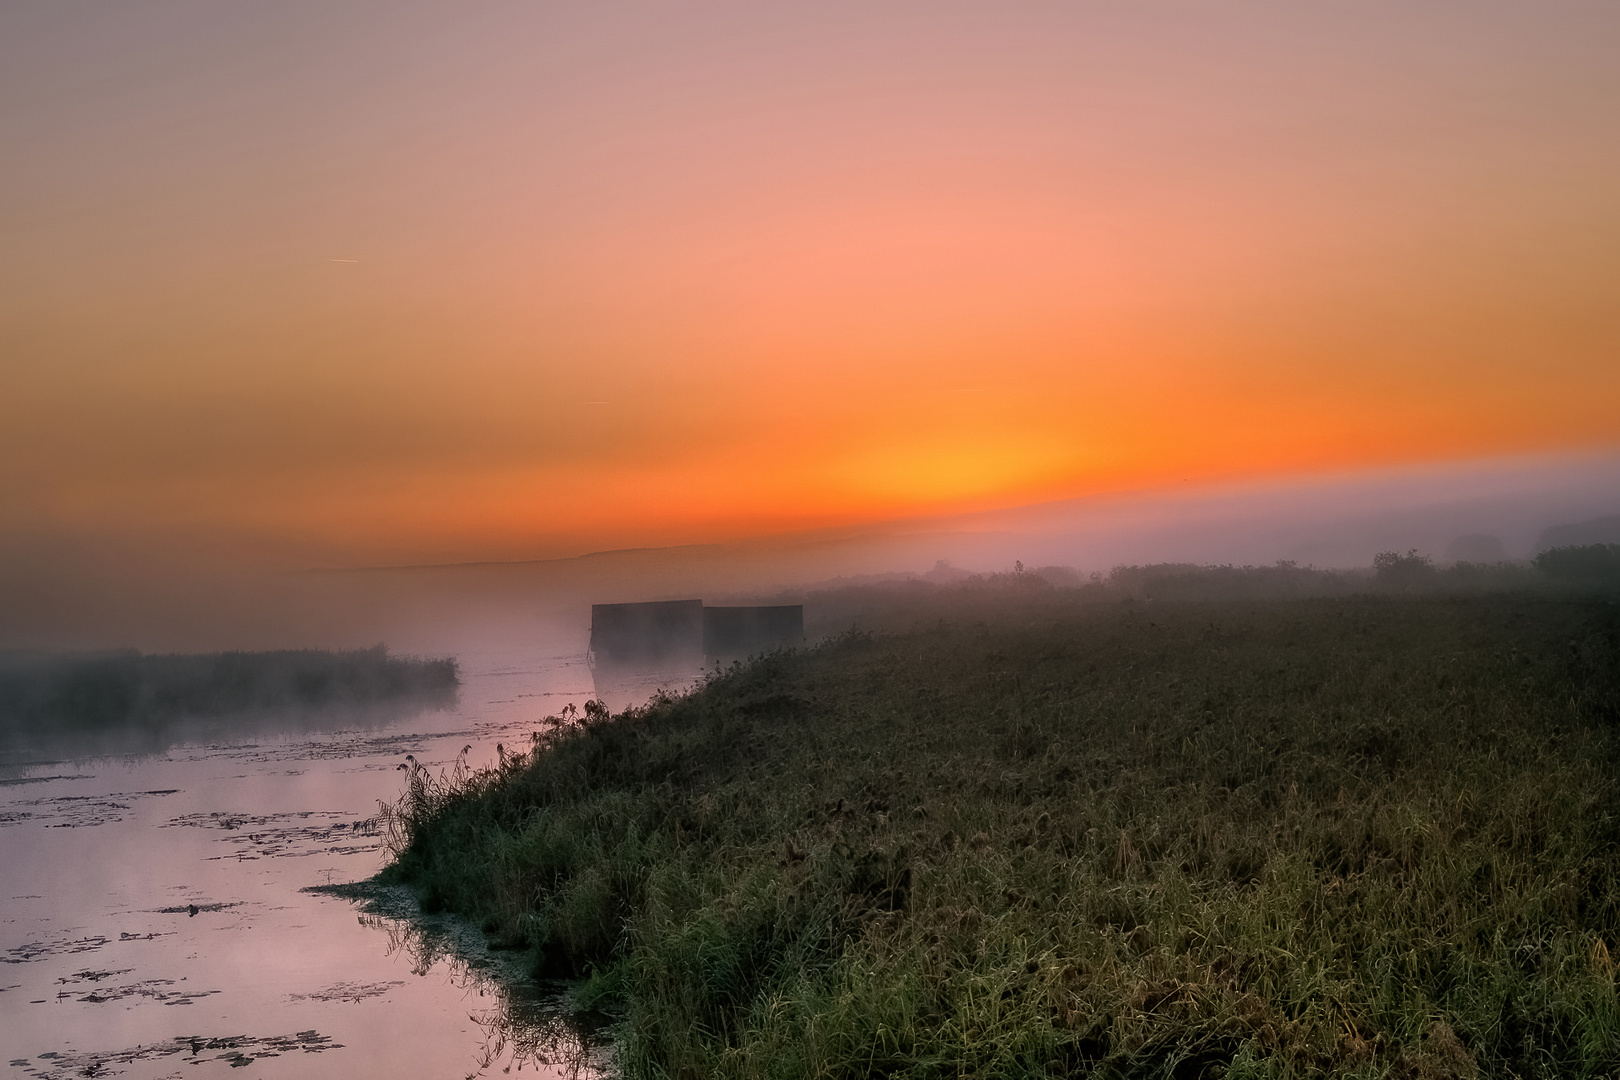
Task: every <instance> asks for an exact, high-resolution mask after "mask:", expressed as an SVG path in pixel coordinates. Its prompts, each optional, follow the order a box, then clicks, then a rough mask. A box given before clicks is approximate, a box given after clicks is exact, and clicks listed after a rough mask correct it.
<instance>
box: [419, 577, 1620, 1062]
mask: <svg viewBox="0 0 1620 1080" xmlns="http://www.w3.org/2000/svg"><path fill="white" fill-rule="evenodd" d="M1073 596H1078V594H1073ZM963 605H965V606H964V607H963V608H962V610H961V611H960V612H959V613H958V616H959V617H957V618H955V619H954V620H953V619H950V618H943V619H941V618H938V617H937V615H938V610H939V609H938V605H937V604H936V603H935V602H934V600H930V601H929V604H928V605H925V607H924V608H919V609H918V610H919V611H926V616H927V618H928V620H929V621H928V623H927V625H926V626H915V625H913V626H912V627H911V628H910V629H904V630H897V631H893V632H886V633H881V634H872V635H862V634H846V635H844V636H842V637H840V638H837V639H835V640H832V641H830V642H828V643H826V644H824V645H822V646H820V647H818V648H814V649H810V650H806V651H803V652H799V653H793V654H780V655H776V656H771V657H768V658H765V659H763V660H760V661H757V662H755V663H753V664H751V665H747V666H743V667H739V668H734V669H733V670H731V671H729V672H727V673H725V674H723V675H720V676H718V677H716V678H714V679H713V680H711V681H710V682H709V683H708V684H707V685H705V686H704V687H702V688H701V689H699V690H698V691H696V692H694V693H692V694H690V695H686V696H682V697H678V698H668V699H664V700H660V701H657V702H655V703H653V704H652V705H650V706H649V707H647V708H645V709H641V710H632V711H629V712H626V713H624V714H622V715H614V716H608V715H606V714H605V713H604V712H603V711H602V710H600V709H599V708H596V707H591V708H589V709H588V710H587V711H586V713H585V714H583V715H582V716H577V717H567V718H564V721H565V722H562V723H554V724H551V725H548V726H547V728H546V730H545V731H542V732H540V733H538V735H537V740H536V743H535V746H534V748H533V749H532V750H531V751H530V752H528V753H525V754H517V755H512V754H509V755H507V756H506V757H505V759H504V762H503V764H502V766H501V767H500V768H498V769H496V770H491V771H485V772H477V773H470V774H469V773H467V772H466V771H465V770H458V771H457V772H456V773H455V774H454V775H451V776H442V777H434V776H430V775H429V774H428V773H426V772H425V771H418V772H415V773H413V774H412V777H411V781H410V786H409V790H408V791H407V793H406V795H405V797H404V798H403V799H402V800H401V802H400V804H399V805H398V806H397V807H395V808H394V811H393V814H392V826H393V838H394V843H395V851H396V855H397V861H396V863H395V865H394V866H393V867H392V869H391V870H390V871H389V873H390V874H391V875H393V876H394V877H395V878H397V879H400V880H405V881H408V882H410V883H412V884H413V885H414V886H415V888H416V889H417V891H418V893H419V895H420V896H421V898H422V901H423V903H424V905H426V906H427V907H429V908H434V909H450V910H454V911H458V912H462V913H464V914H466V915H467V916H469V917H471V918H473V919H475V920H478V921H479V922H481V923H482V924H483V925H484V927H485V928H486V929H487V930H488V931H489V932H490V933H491V934H492V935H493V936H494V937H495V938H497V939H499V940H500V941H501V942H502V943H504V944H507V945H511V946H513V947H531V948H533V949H535V950H536V952H535V955H536V957H537V961H536V962H537V966H538V967H539V968H540V970H541V971H542V972H544V973H549V974H556V975H568V976H573V977H577V978H580V979H582V980H583V981H582V982H581V983H580V985H579V987H578V989H577V991H576V992H577V994H578V996H579V999H580V1001H581V1003H582V1004H583V1005H588V1006H591V1007H594V1008H599V1009H603V1010H605V1011H607V1012H609V1013H610V1014H612V1015H614V1016H617V1017H618V1018H619V1042H620V1047H621V1050H620V1061H621V1065H622V1068H623V1069H624V1072H625V1073H626V1075H628V1076H636V1077H640V1076H648V1077H709V1076H726V1077H754V1076H761V1077H763V1076H771V1077H778V1076H780V1077H834V1076H866V1075H884V1076H915V1077H923V1076H930V1077H931V1076H969V1075H971V1076H981V1077H991V1076H1009V1077H1010V1076H1049V1075H1055V1074H1056V1075H1098V1076H1173V1077H1193V1076H1214V1075H1225V1076H1227V1077H1289V1076H1309V1075H1349V1076H1367V1077H1372V1076H1395V1077H1410V1078H1440V1077H1471V1076H1476V1075H1478V1076H1502V1077H1507V1076H1527V1077H1528V1076H1598V1075H1613V1074H1615V1073H1616V1072H1617V1071H1620V996H1617V992H1616V983H1615V979H1616V966H1617V962H1620V951H1617V950H1620V861H1617V860H1620V845H1617V841H1620V770H1617V766H1620V753H1617V751H1620V742H1617V735H1620V608H1616V607H1615V606H1613V605H1611V604H1604V603H1600V602H1582V601H1579V600H1573V599H1557V598H1547V597H1540V598H1537V597H1529V596H1518V597H1514V596H1494V597H1493V596H1472V597H1462V596H1453V597H1436V596H1429V597H1406V598H1395V597H1359V598H1357V597H1352V598H1332V599H1316V600H1309V599H1307V600H1289V601H1268V602H1235V601H1234V602H1226V603H1219V604H1211V603H1193V602H1182V603H1172V602H1164V601H1155V602H1151V603H1144V602H1126V603H1106V604H1104V603H1095V602H1094V603H1084V602H1081V601H1080V600H1079V599H1075V598H1073V597H1071V595H1070V594H1066V593H1064V592H1063V591H1062V590H1048V591H1044V592H1040V593H1039V595H1034V594H1028V595H1026V594H1025V593H1022V592H1020V591H1018V590H1006V591H1004V592H1002V593H1000V594H997V593H994V592H992V591H984V590H981V591H980V592H979V593H977V594H974V596H972V597H968V598H966V599H964V600H963ZM915 621H916V620H915V619H913V620H912V622H913V623H914V622H915ZM906 623H907V619H906V618H905V617H904V616H903V613H902V614H901V615H899V616H894V617H891V618H890V619H889V624H890V625H900V626H903V625H906ZM569 720H573V721H577V722H566V721H569Z"/></svg>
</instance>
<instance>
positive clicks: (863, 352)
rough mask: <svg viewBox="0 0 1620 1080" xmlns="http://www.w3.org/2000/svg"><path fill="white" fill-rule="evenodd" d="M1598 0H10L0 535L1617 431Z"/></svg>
mask: <svg viewBox="0 0 1620 1080" xmlns="http://www.w3.org/2000/svg"><path fill="white" fill-rule="evenodd" d="M1616 41H1620V6H1616V5H1614V4H1612V3H1607V2H1591V3H1585V2H1564V0H1551V2H1540V3H1535V4H1531V3H1512V4H1509V3H1499V2H1493V0H1473V2H1468V3H1462V2H1455V3H1439V2H1418V3H1412V2H1410V0H1402V2H1399V3H1396V2H1380V0H1367V2H1360V3H1354V4H1351V3H1333V2H1323V3H1309V4H1300V3H1295V2H1288V3H1284V2H1276V3H1272V2H1260V0H1242V2H1239V0H1231V2H1215V0H1208V2H1182V3H1157V2H1152V0H1132V2H1129V3H1125V2H1120V3H1107V2H1098V3H1061V4H1059V3H1051V4H1046V3H996V4H988V3H983V4H961V3H948V2H932V3H884V4H871V3H859V4H856V3H848V4H846V3H836V2H827V3H815V4H764V3H747V4H744V3H731V4H722V3H674V2H670V3H592V4H543V3H523V4H503V3H480V4H477V5H449V4H433V5H414V4H409V3H388V4H357V3H328V2H321V3H299V2H278V3H275V4H265V3H234V2H228V0H209V2H206V3H201V2H199V3H179V2H135V3H126V4H116V5H106V4H81V3H74V2H62V0H49V2H38V3H36V2H32V0H11V2H8V3H7V4H5V5H4V6H3V7H0V147H3V150H0V153H3V154H4V168H3V169H0V378H3V381H0V540H6V541H7V542H10V543H11V544H12V547H11V549H9V550H21V548H19V547H18V545H19V544H20V545H22V546H24V547H26V546H27V545H29V544H32V545H34V546H35V547H36V548H39V547H43V548H51V549H53V550H54V549H55V548H57V547H61V546H64V545H65V546H68V547H71V546H73V545H87V544H88V545H94V544H97V543H103V544H110V543H119V542H124V541H125V540H127V539H128V538H141V542H142V543H148V544H150V543H162V542H163V541H162V538H164V537H187V538H190V539H189V542H191V543H193V544H194V545H195V544H197V543H200V542H201V541H198V540H197V538H199V537H203V538H214V539H212V540H209V541H208V544H213V545H214V546H216V547H218V546H222V545H224V546H228V545H236V546H237V547H239V548H241V549H243V550H247V549H252V550H254V551H258V552H261V553H263V552H273V553H279V554H278V556H277V557H280V558H284V559H288V560H292V561H295V562H301V563H306V564H320V565H332V566H365V565H377V564H390V563H400V562H435V561H451V562H453V561H464V560H478V559H532V558H550V557H558V556H566V555H574V554H579V553H582V552H587V551H592V550H599V549H604V548H625V547H638V546H656V545H669V544H692V543H713V542H725V541H734V540H738V539H744V538H749V537H761V536H772V535H780V534H789V533H802V532H806V531H811V530H826V529H837V528H852V527H862V526H864V525H866V524H870V523H878V522H892V521H903V520H910V519H921V518H939V517H941V516H946V515H963V514H975V513H985V512H994V511H1000V510H1006V509H1009V508H1015V507H1020V506H1026V505H1030V504H1038V503H1049V502H1053V501H1055V500H1076V499H1079V500H1085V499H1094V498H1103V497H1113V496H1121V495H1126V494H1129V493H1142V492H1163V493H1177V492H1181V493H1185V492H1191V491H1217V492H1218V491H1222V490H1226V489H1227V488H1229V487H1230V486H1231V485H1234V484H1239V485H1241V484H1252V483H1256V482H1261V483H1264V482H1275V483H1286V484H1294V485H1298V484H1301V483H1309V482H1310V478H1311V477H1314V476H1334V477H1340V478H1343V477H1345V476H1347V475H1355V474H1356V473H1357V472H1358V471H1368V472H1371V473H1376V472H1377V471H1378V470H1388V469H1391V468H1403V467H1450V466H1452V465H1456V464H1457V463H1468V462H1481V461H1486V462H1488V461H1515V460H1520V459H1532V458H1533V459H1536V460H1541V458H1538V457H1537V455H1541V456H1542V457H1545V455H1558V454H1567V455H1576V456H1579V455H1583V454H1584V455H1592V454H1598V455H1602V454H1608V453H1612V452H1613V451H1615V450H1617V449H1620V65H1616V64H1614V63H1613V46H1614V42H1616ZM8 538H9V540H8ZM19 538H21V539H19ZM154 538H157V539H154ZM204 546H207V545H206V544H205V545H204Z"/></svg>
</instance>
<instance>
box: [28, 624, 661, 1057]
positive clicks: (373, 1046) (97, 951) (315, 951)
mask: <svg viewBox="0 0 1620 1080" xmlns="http://www.w3.org/2000/svg"><path fill="white" fill-rule="evenodd" d="M459 659H460V661H461V666H462V680H463V685H462V691H461V695H460V700H459V702H458V703H457V704H456V705H455V707H453V708H451V709H448V710H444V711H437V712H423V713H417V714H416V715H412V716H404V717H397V718H395V719H392V720H387V721H384V722H382V723H377V722H376V721H375V718H373V720H372V722H371V723H368V724H364V725H361V724H360V723H359V720H360V718H358V717H347V718H346V717H343V716H341V715H340V716H334V717H333V719H332V721H331V722H330V723H327V724H325V725H323V728H322V729H321V730H314V731H311V730H307V728H306V730H301V731H299V732H297V733H296V734H292V733H284V734H279V735H277V734H270V735H266V734H264V731H265V730H266V729H265V727H264V726H263V725H260V726H259V729H258V730H259V734H258V735H257V736H255V737H246V736H244V737H242V738H239V739H233V740H228V741H220V742H215V743H211V744H208V745H182V746H176V747H173V748H171V749H170V750H168V751H167V752H166V753H163V754H158V755H147V756H143V757H132V758H123V759H118V758H110V759H109V758H102V759H98V760H89V761H85V760H80V761H72V760H61V761H53V762H48V763H35V764H32V765H27V766H21V767H18V766H13V767H11V768H9V769H5V770H4V771H0V1061H3V1062H4V1063H5V1067H6V1068H7V1069H8V1070H9V1073H8V1074H7V1075H11V1076H17V1077H24V1076H26V1077H48V1078H51V1080H57V1078H67V1077H86V1076H89V1077H110V1076H121V1077H128V1078H131V1080H145V1078H156V1077H179V1076H186V1077H205V1076H225V1075H230V1076H232V1077H237V1078H240V1080H252V1078H255V1077H263V1078H273V1077H312V1078H320V1077H345V1078H355V1077H373V1076H376V1077H401V1076H409V1077H465V1076H474V1075H482V1074H486V1073H501V1072H502V1070H511V1071H514V1072H516V1071H534V1072H538V1073H539V1074H541V1075H569V1074H571V1073H572V1072H574V1071H579V1070H581V1067H583V1068H582V1071H583V1072H584V1073H586V1074H590V1073H598V1072H602V1071H604V1070H606V1071H610V1070H611V1060H610V1055H608V1054H607V1052H606V1051H605V1050H603V1049H600V1048H599V1047H598V1046H597V1045H596V1044H597V1043H599V1040H594V1039H591V1038H588V1037H582V1036H580V1035H579V1034H578V1029H577V1026H576V1025H575V1024H574V1023H573V1018H571V1017H569V1016H568V1015H567V1014H566V1012H565V1011H564V1010H563V1009H562V1008H561V1007H560V1005H559V1003H558V1002H557V1000H556V998H555V993H554V992H553V991H552V989H551V988H547V987H543V986H534V985H532V984H526V983H524V982H523V980H522V978H521V975H520V973H519V972H514V971H511V970H508V969H507V968H505V967H503V964H510V963H512V961H509V960H507V959H506V954H500V953H491V952H489V951H488V950H486V949H485V948H484V946H483V942H482V937H481V935H478V934H476V933H470V932H468V930H467V928H465V927H461V926H459V924H457V923H456V922H455V921H454V920H449V919H442V918H441V919H424V918H422V917H421V916H420V915H419V914H418V913H416V911H415V908H414V905H412V904H410V903H409V901H408V900H406V899H404V898H401V897H397V896H396V897H385V898H384V900H383V902H382V903H381V904H380V905H376V904H373V905H369V906H362V905H357V904H356V903H354V902H351V901H349V900H346V899H343V898H341V897H338V896H332V895H328V894H320V893H311V892H307V891H304V890H306V889H307V888H308V887H310V886H317V885H323V884H328V883H343V882H350V881H358V880H361V879H364V878H367V877H369V876H371V875H372V874H374V873H375V872H376V871H377V870H378V869H379V868H380V867H381V866H382V864H383V859H384V856H383V852H382V847H381V837H380V836H379V835H378V833H377V831H376V829H375V826H374V822H375V818H376V815H377V806H378V800H380V799H386V800H393V799H395V798H397V796H398V794H399V792H400V790H401V788H402V782H403V777H404V775H405V774H404V773H403V772H401V771H399V766H400V764H401V763H402V762H403V760H404V756H405V755H406V754H413V755H415V757H416V758H417V759H418V760H420V761H423V762H425V763H430V764H431V765H432V767H434V768H440V767H445V768H447V767H448V766H449V765H450V764H451V762H452V761H453V760H454V758H455V756H456V755H457V754H458V753H460V752H461V749H462V748H463V747H464V746H467V745H468V744H471V746H472V748H473V749H472V751H471V754H470V760H471V761H472V763H473V764H474V765H479V764H485V763H489V762H492V761H493V760H494V758H495V745H496V744H497V743H499V742H503V741H504V742H505V743H506V744H507V745H509V746H514V745H516V746H521V745H524V744H526V743H527V741H528V734H529V732H530V731H532V730H533V729H534V728H535V726H536V725H535V721H536V720H538V719H539V718H540V717H542V716H545V715H547V714H549V713H555V712H557V711H559V710H560V709H561V708H562V707H563V705H565V704H567V703H569V702H573V703H575V704H579V705H583V703H584V702H585V701H586V700H587V699H588V698H591V697H593V696H603V697H605V698H606V699H607V700H608V702H609V704H610V705H612V706H613V707H614V708H615V709H618V708H622V707H624V706H625V705H627V704H632V703H635V702H637V701H639V700H644V699H645V698H646V697H647V696H648V695H649V694H650V693H652V692H653V691H654V690H656V689H657V688H658V687H660V686H666V687H678V686H680V685H682V684H683V682H684V681H689V679H690V678H691V673H668V672H666V673H656V674H649V675H646V676H643V677H634V678H629V679H621V680H620V681H619V682H618V683H617V684H616V685H614V686H613V687H602V688H600V690H599V689H598V687H597V686H595V685H594V683H593V680H592V675H591V672H590V670H589V669H588V668H587V667H586V666H585V663H584V660H583V658H582V657H581V656H579V655H577V654H573V653H569V654H566V655H545V654H541V653H538V652H535V651H528V652H525V651H521V650H511V651H507V652H502V651H499V650H490V649H486V650H484V651H481V652H476V653H463V654H461V655H460V657H459ZM514 975H516V976H518V977H516V978H514V977H513V976H514ZM238 1070H240V1071H238Z"/></svg>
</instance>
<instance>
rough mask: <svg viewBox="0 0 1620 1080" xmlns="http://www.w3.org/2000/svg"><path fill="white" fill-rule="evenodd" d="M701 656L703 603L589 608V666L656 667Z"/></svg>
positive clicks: (601, 605) (684, 601)
mask: <svg viewBox="0 0 1620 1080" xmlns="http://www.w3.org/2000/svg"><path fill="white" fill-rule="evenodd" d="M702 656H703V601H701V600H659V601H654V602H652V603H647V604H592V605H591V653H590V658H591V662H592V663H595V664H608V665H632V664H633V665H643V666H658V665H662V664H678V663H688V662H696V661H698V660H701V659H702Z"/></svg>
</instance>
